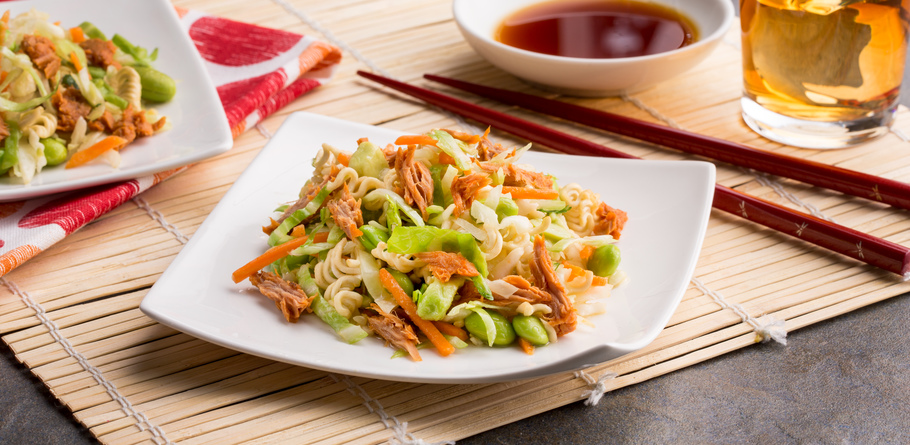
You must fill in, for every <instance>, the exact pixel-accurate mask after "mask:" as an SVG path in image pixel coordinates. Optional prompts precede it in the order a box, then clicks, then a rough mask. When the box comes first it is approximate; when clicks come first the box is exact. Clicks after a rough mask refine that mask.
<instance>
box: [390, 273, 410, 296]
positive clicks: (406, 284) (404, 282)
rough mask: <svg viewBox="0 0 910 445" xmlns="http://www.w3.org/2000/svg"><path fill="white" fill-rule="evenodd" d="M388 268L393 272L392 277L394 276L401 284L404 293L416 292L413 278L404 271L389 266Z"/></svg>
mask: <svg viewBox="0 0 910 445" xmlns="http://www.w3.org/2000/svg"><path fill="white" fill-rule="evenodd" d="M386 270H387V271H389V273H390V274H392V278H394V279H395V282H396V283H398V285H399V286H401V289H402V290H404V293H406V294H408V295H412V294H414V282H412V281H411V278H409V277H408V276H407V275H405V274H404V273H402V272H400V271H397V270H395V269H391V268H389V269H386Z"/></svg>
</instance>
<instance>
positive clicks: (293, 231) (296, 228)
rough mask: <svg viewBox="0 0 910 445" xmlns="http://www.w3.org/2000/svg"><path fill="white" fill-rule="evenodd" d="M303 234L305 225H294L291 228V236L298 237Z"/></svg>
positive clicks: (304, 233)
mask: <svg viewBox="0 0 910 445" xmlns="http://www.w3.org/2000/svg"><path fill="white" fill-rule="evenodd" d="M304 235H306V227H304V226H303V225H299V226H294V228H293V229H291V236H292V237H294V238H300V237H301V236H304Z"/></svg>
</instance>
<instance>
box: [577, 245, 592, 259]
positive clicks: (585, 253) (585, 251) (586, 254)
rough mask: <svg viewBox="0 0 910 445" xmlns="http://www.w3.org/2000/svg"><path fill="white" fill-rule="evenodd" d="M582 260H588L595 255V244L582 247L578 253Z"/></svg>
mask: <svg viewBox="0 0 910 445" xmlns="http://www.w3.org/2000/svg"><path fill="white" fill-rule="evenodd" d="M578 255H579V256H580V257H581V259H582V260H584V261H588V258H591V255H594V246H587V245H586V246H584V247H582V248H581V252H579V253H578Z"/></svg>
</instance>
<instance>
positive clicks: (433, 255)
mask: <svg viewBox="0 0 910 445" xmlns="http://www.w3.org/2000/svg"><path fill="white" fill-rule="evenodd" d="M414 256H415V257H417V259H419V260H421V261H423V262H425V263H427V264H428V265H429V266H430V270H431V271H432V272H433V276H435V277H436V278H438V279H439V280H440V281H442V282H447V281H449V280H450V279H452V275H461V276H465V277H476V276H478V275H480V272H478V271H477V268H476V267H474V265H473V264H471V262H470V261H468V259H467V258H465V257H464V256H462V255H461V254H460V253H449V252H420V253H418V254H416V255H414Z"/></svg>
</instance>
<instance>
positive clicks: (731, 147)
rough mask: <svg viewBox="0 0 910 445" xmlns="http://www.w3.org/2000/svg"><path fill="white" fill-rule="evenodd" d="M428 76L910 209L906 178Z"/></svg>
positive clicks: (525, 105) (545, 111) (578, 120)
mask: <svg viewBox="0 0 910 445" xmlns="http://www.w3.org/2000/svg"><path fill="white" fill-rule="evenodd" d="M424 77H425V78H427V79H429V80H432V81H434V82H439V83H443V84H446V85H449V86H452V87H455V88H458V89H459V90H464V91H468V92H471V93H474V94H477V95H478V96H482V97H485V98H488V99H494V100H497V101H499V102H502V103H506V104H510V105H517V106H520V107H522V108H527V109H529V110H532V111H536V112H538V113H543V114H547V115H550V116H555V117H558V118H562V119H565V120H568V121H572V122H576V123H579V124H584V125H587V126H589V127H595V128H600V129H602V130H607V131H609V132H612V133H616V134H621V135H623V136H628V137H631V138H635V139H638V140H642V141H646V142H651V143H654V144H658V145H662V146H664V147H669V148H675V149H677V150H681V151H684V152H686V153H692V154H696V155H700V156H705V157H708V158H712V159H717V160H719V161H723V162H728V163H731V164H734V165H739V166H743V167H748V168H752V169H755V170H758V171H763V172H766V173H770V174H773V175H778V176H783V177H786V178H790V179H795V180H797V181H801V182H805V183H807V184H812V185H815V186H819V187H824V188H827V189H831V190H837V191H839V192H841V193H846V194H848V195H853V196H858V197H861V198H866V199H871V200H876V201H881V202H883V203H885V204H889V205H892V206H895V207H900V208H902V209H910V184H906V183H903V182H899V181H894V180H891V179H885V178H881V177H878V176H874V175H870V174H866V173H861V172H857V171H854V170H848V169H845V168H841V167H835V166H832V165H827V164H822V163H820V162H814V161H809V160H805V159H799V158H794V157H791V156H786V155H781V154H776V153H771V152H767V151H764V150H759V149H756V148H752V147H749V146H747V145H742V144H737V143H735V142H730V141H725V140H723V139H718V138H713V137H710V136H704V135H700V134H696V133H692V132H688V131H685V130H680V129H677V128H672V127H667V126H664V125H659V124H655V123H651V122H645V121H641V120H638V119H633V118H630V117H626V116H620V115H618V114H613V113H607V112H604V111H600V110H594V109H591V108H585V107H581V106H578V105H573V104H569V103H565V102H560V101H558V100H552V99H546V98H542V97H538V96H533V95H530V94H524V93H519V92H517V91H509V90H503V89H499V88H492V87H487V86H483V85H478V84H474V83H470V82H464V81H461V80H456V79H450V78H447V77H441V76H435V75H432V74H426V75H424Z"/></svg>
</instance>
